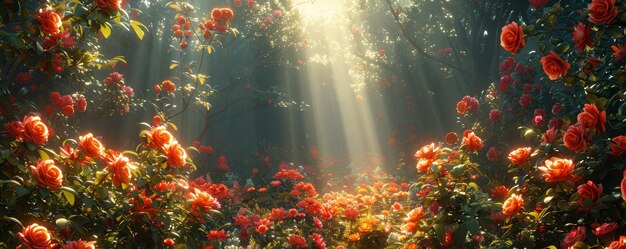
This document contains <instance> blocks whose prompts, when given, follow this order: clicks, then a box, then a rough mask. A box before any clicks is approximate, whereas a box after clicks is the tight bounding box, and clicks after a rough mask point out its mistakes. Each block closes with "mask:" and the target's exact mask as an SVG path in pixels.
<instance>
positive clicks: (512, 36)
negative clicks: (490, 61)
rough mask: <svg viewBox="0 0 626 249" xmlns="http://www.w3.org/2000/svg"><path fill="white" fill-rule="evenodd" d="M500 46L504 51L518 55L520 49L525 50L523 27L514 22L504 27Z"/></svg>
mask: <svg viewBox="0 0 626 249" xmlns="http://www.w3.org/2000/svg"><path fill="white" fill-rule="evenodd" d="M500 45H502V47H503V48H504V50H506V51H509V52H511V53H513V54H516V53H517V51H518V50H519V49H520V48H523V47H524V30H522V26H519V25H517V23H516V22H512V23H510V24H507V25H505V26H504V27H502V33H501V34H500Z"/></svg>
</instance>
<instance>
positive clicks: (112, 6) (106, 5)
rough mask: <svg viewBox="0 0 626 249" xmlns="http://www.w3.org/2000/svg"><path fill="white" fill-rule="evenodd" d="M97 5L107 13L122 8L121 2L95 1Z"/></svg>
mask: <svg viewBox="0 0 626 249" xmlns="http://www.w3.org/2000/svg"><path fill="white" fill-rule="evenodd" d="M94 2H96V5H98V8H99V9H100V10H101V11H104V12H107V11H109V10H113V11H115V10H119V9H120V8H121V4H122V1H121V0H95V1H94Z"/></svg>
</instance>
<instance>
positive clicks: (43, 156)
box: [37, 150, 50, 160]
mask: <svg viewBox="0 0 626 249" xmlns="http://www.w3.org/2000/svg"><path fill="white" fill-rule="evenodd" d="M37 151H39V157H41V159H43V160H48V159H50V156H48V153H46V152H45V151H44V150H37Z"/></svg>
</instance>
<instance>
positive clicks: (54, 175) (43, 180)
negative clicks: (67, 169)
mask: <svg viewBox="0 0 626 249" xmlns="http://www.w3.org/2000/svg"><path fill="white" fill-rule="evenodd" d="M30 171H31V172H32V173H33V174H34V175H35V177H37V185H38V186H39V187H42V188H48V189H50V190H56V189H59V188H60V187H61V186H62V184H63V172H61V169H59V167H57V166H55V165H54V161H52V160H41V159H39V160H38V161H37V167H35V166H30Z"/></svg>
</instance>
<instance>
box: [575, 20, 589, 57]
mask: <svg viewBox="0 0 626 249" xmlns="http://www.w3.org/2000/svg"><path fill="white" fill-rule="evenodd" d="M573 35H574V37H572V40H573V41H574V43H576V48H578V49H580V50H585V48H586V47H590V48H593V40H591V29H590V28H587V26H585V24H584V23H582V22H579V23H578V24H577V25H576V26H574V33H573Z"/></svg>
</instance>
